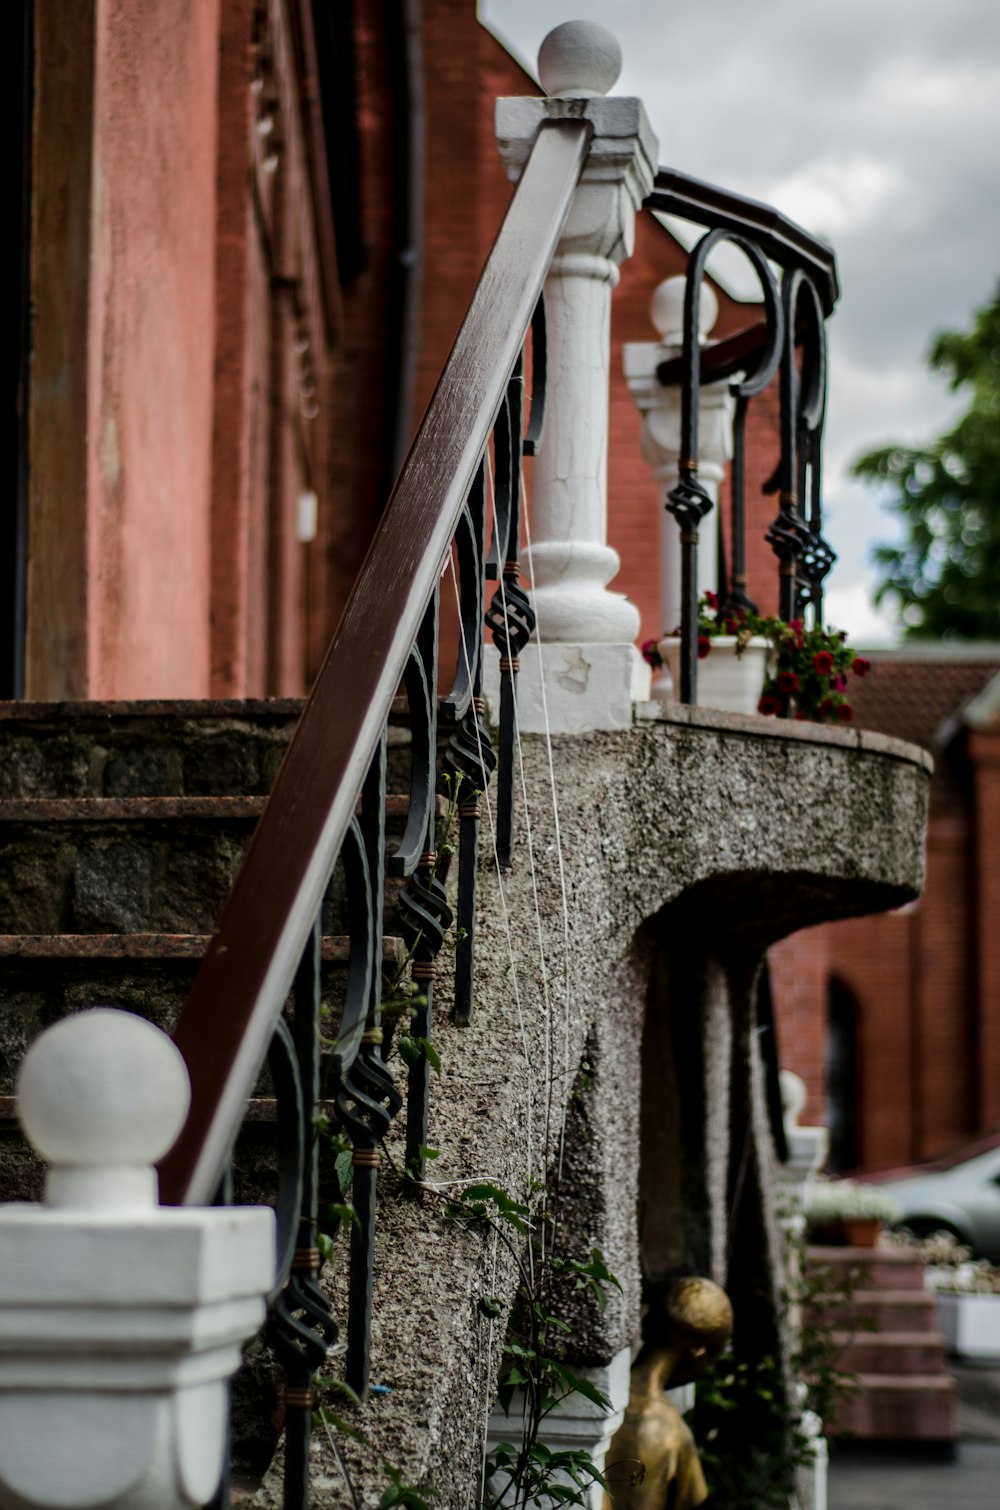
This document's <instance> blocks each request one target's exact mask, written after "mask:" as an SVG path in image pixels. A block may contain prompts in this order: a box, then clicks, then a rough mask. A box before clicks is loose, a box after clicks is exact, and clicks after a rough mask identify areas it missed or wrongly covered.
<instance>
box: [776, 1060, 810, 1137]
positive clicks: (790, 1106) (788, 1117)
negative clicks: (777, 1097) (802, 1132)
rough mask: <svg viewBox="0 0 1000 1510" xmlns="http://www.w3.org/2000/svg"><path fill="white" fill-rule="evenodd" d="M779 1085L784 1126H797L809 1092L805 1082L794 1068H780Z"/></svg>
mask: <svg viewBox="0 0 1000 1510" xmlns="http://www.w3.org/2000/svg"><path fill="white" fill-rule="evenodd" d="M779 1083H780V1085H781V1109H782V1111H783V1112H784V1120H785V1126H786V1127H798V1125H799V1117H800V1116H801V1115H802V1113H803V1112H804V1111H805V1106H806V1101H807V1100H808V1099H809V1093H808V1091H807V1090H806V1083H805V1081H804V1080H803V1079H802V1077H801V1076H800V1075H796V1073H795V1071H794V1070H782V1071H781V1074H780V1076H779Z"/></svg>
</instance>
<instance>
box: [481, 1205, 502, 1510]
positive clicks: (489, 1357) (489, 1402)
mask: <svg viewBox="0 0 1000 1510" xmlns="http://www.w3.org/2000/svg"><path fill="white" fill-rule="evenodd" d="M499 1241H500V1235H499V1233H498V1232H497V1230H496V1228H495V1227H494V1228H493V1253H492V1260H491V1265H490V1297H491V1298H492V1297H493V1296H494V1295H496V1292H497V1244H498V1243H499ZM493 1331H494V1327H493V1322H492V1321H490V1322H489V1330H488V1331H487V1334H486V1387H485V1389H484V1390H483V1394H484V1395H485V1396H486V1422H485V1425H484V1427H483V1466H482V1469H481V1471H480V1475H479V1478H480V1490H479V1497H480V1499H481V1500H482V1502H483V1504H485V1503H486V1454H487V1451H488V1450H489V1440H490V1417H491V1415H492V1414H493V1399H492V1395H491V1393H490V1380H491V1379H492V1378H493Z"/></svg>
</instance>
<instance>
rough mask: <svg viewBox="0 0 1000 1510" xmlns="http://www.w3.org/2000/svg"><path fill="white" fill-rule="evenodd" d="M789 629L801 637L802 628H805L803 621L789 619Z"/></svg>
mask: <svg viewBox="0 0 1000 1510" xmlns="http://www.w3.org/2000/svg"><path fill="white" fill-rule="evenodd" d="M788 627H789V629H791V630H792V631H793V632H794V633H795V634H798V635H801V633H802V628H803V625H802V620H801V619H789V621H788Z"/></svg>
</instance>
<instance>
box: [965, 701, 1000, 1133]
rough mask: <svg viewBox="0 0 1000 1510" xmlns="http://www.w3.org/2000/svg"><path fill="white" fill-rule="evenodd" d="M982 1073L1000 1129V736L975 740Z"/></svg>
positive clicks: (986, 1120) (985, 1103)
mask: <svg viewBox="0 0 1000 1510" xmlns="http://www.w3.org/2000/svg"><path fill="white" fill-rule="evenodd" d="M969 746H970V754H971V757H972V760H973V763H974V767H975V795H976V808H977V820H978V821H977V824H976V835H975V848H974V857H975V858H974V864H975V885H976V944H975V956H976V965H977V969H978V976H979V979H978V988H979V989H978V1000H979V1020H978V1024H977V1027H978V1042H977V1045H976V1047H977V1060H978V1062H977V1066H976V1068H977V1071H978V1090H979V1098H980V1114H981V1120H982V1123H983V1125H984V1126H986V1127H992V1126H995V1125H997V1124H1000V730H996V729H992V730H990V731H989V732H986V733H979V734H974V735H973V736H972V737H971V739H970V741H969Z"/></svg>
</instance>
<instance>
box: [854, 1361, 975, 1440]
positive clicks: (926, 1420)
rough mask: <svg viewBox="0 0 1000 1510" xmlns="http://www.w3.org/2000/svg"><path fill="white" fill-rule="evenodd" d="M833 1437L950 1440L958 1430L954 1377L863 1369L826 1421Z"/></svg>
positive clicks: (953, 1438)
mask: <svg viewBox="0 0 1000 1510" xmlns="http://www.w3.org/2000/svg"><path fill="white" fill-rule="evenodd" d="M824 1428H825V1430H826V1433H827V1435H828V1436H832V1437H843V1436H846V1437H857V1438H861V1439H862V1440H864V1441H884V1442H904V1441H905V1442H951V1441H954V1440H955V1438H956V1437H957V1435H958V1398H957V1391H956V1389H955V1381H954V1380H953V1379H951V1378H950V1377H944V1378H942V1377H941V1375H939V1374H911V1375H910V1376H909V1377H908V1378H900V1377H899V1376H897V1375H895V1374H862V1375H860V1376H859V1378H858V1386H857V1389H856V1390H855V1392H854V1394H853V1395H852V1396H851V1398H850V1399H848V1400H844V1401H841V1403H840V1404H839V1406H838V1407H837V1411H836V1414H835V1416H834V1418H833V1419H832V1420H830V1421H826V1422H824Z"/></svg>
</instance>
